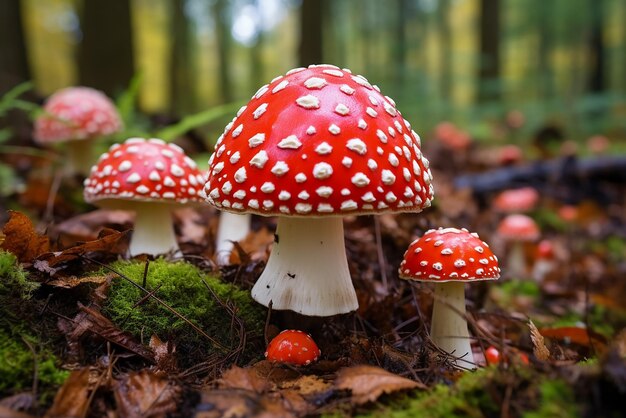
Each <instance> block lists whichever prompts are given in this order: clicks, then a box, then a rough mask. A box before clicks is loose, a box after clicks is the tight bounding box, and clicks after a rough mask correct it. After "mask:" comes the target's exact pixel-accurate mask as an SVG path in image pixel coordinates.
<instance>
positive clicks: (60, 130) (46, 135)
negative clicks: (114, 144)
mask: <svg viewBox="0 0 626 418" xmlns="http://www.w3.org/2000/svg"><path fill="white" fill-rule="evenodd" d="M44 112H45V113H43V114H42V115H40V116H39V117H37V119H36V120H35V130H34V138H35V141H37V142H38V143H39V144H41V145H47V144H52V143H61V142H65V143H66V149H67V164H66V165H65V167H66V171H67V172H68V173H78V174H82V175H88V174H89V169H90V168H91V165H92V164H93V162H94V160H92V140H93V139H95V138H98V137H103V136H107V135H111V134H113V133H115V132H118V131H120V130H121V129H122V121H121V119H120V116H119V114H118V112H117V109H116V108H115V105H114V104H113V102H112V101H111V100H110V99H109V98H108V97H107V96H106V95H105V94H104V93H102V92H100V91H98V90H95V89H92V88H89V87H68V88H65V89H62V90H59V91H57V92H56V93H54V94H53V95H52V96H50V97H49V98H48V100H47V101H46V103H45V105H44Z"/></svg>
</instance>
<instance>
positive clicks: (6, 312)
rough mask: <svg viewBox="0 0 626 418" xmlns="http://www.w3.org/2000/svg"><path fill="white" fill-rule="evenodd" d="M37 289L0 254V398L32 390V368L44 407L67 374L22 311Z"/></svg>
mask: <svg viewBox="0 0 626 418" xmlns="http://www.w3.org/2000/svg"><path fill="white" fill-rule="evenodd" d="M38 287H39V284H38V283H36V282H32V281H29V280H28V276H27V274H26V272H24V271H23V270H22V269H21V268H20V267H19V265H18V264H17V260H16V258H15V256H14V255H13V254H11V253H8V252H5V251H0V398H2V397H4V396H8V395H12V394H15V393H19V392H22V391H30V390H32V387H33V383H34V378H35V367H36V368H37V373H36V376H37V382H38V389H39V390H38V395H39V399H38V401H39V403H41V404H45V403H48V402H50V401H51V400H52V397H53V396H54V393H55V391H56V389H57V388H58V386H59V385H61V384H62V383H63V381H64V380H65V378H66V377H67V375H68V373H69V372H67V371H65V370H61V369H60V368H59V364H60V361H59V359H58V358H57V357H56V356H55V354H54V353H53V351H52V350H51V348H50V345H51V344H49V343H47V342H44V341H43V339H42V338H41V336H40V335H39V332H38V327H37V324H36V323H33V322H32V321H30V320H29V316H28V315H26V312H25V310H24V309H25V308H24V307H27V306H30V304H29V303H24V302H25V301H27V300H29V299H30V298H31V295H32V294H33V292H34V291H35V290H37V288H38Z"/></svg>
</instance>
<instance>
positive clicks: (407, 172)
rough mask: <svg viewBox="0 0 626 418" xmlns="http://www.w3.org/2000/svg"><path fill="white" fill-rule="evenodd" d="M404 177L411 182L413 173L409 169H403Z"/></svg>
mask: <svg viewBox="0 0 626 418" xmlns="http://www.w3.org/2000/svg"><path fill="white" fill-rule="evenodd" d="M402 175H403V176H404V179H405V180H406V181H411V171H410V170H409V169H408V168H406V167H402Z"/></svg>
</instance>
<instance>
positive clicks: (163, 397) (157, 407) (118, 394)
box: [113, 370, 181, 418]
mask: <svg viewBox="0 0 626 418" xmlns="http://www.w3.org/2000/svg"><path fill="white" fill-rule="evenodd" d="M180 392H181V390H180V387H178V386H177V385H174V384H172V383H171V382H169V381H168V379H167V378H165V377H164V376H162V375H159V374H156V373H154V372H150V371H147V370H141V371H139V372H131V373H129V374H128V375H126V376H125V377H124V378H122V379H120V380H116V381H115V383H114V385H113V394H114V395H115V402H116V404H117V411H118V413H119V416H120V417H122V418H156V417H165V416H166V415H167V414H168V413H171V412H174V411H176V407H177V400H178V398H179V396H180Z"/></svg>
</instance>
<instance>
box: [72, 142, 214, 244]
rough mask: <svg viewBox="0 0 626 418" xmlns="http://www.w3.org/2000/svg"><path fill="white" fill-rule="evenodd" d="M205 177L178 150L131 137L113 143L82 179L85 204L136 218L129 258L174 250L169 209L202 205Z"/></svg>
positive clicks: (174, 239)
mask: <svg viewBox="0 0 626 418" xmlns="http://www.w3.org/2000/svg"><path fill="white" fill-rule="evenodd" d="M204 182H205V176H204V175H203V174H202V173H201V172H200V171H199V170H198V168H197V166H196V163H195V162H194V161H193V160H192V159H191V158H189V157H188V156H187V155H185V152H184V151H183V149H182V148H180V147H179V146H178V145H175V144H167V143H165V142H164V141H162V140H160V139H156V138H153V139H148V140H146V139H143V138H130V139H128V140H126V141H125V142H124V143H123V144H114V145H113V146H111V148H110V149H109V151H108V152H106V153H104V154H102V155H101V156H100V160H99V161H98V163H97V164H96V165H94V166H93V167H92V169H91V175H90V176H89V177H88V178H87V179H86V180H85V190H84V196H85V200H86V201H87V202H89V203H93V204H95V205H97V206H100V207H103V208H110V209H124V210H132V211H135V213H136V218H135V228H134V231H133V236H132V239H131V242H130V248H129V250H130V254H131V255H137V254H152V255H156V254H163V253H167V252H170V251H177V250H178V243H177V242H176V236H175V234H174V229H173V226H172V219H171V214H170V212H171V210H172V209H174V208H175V207H176V206H178V205H181V204H186V203H190V202H201V201H202V200H203V199H202V198H201V197H200V196H199V194H200V192H201V191H202V186H203V185H204Z"/></svg>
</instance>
